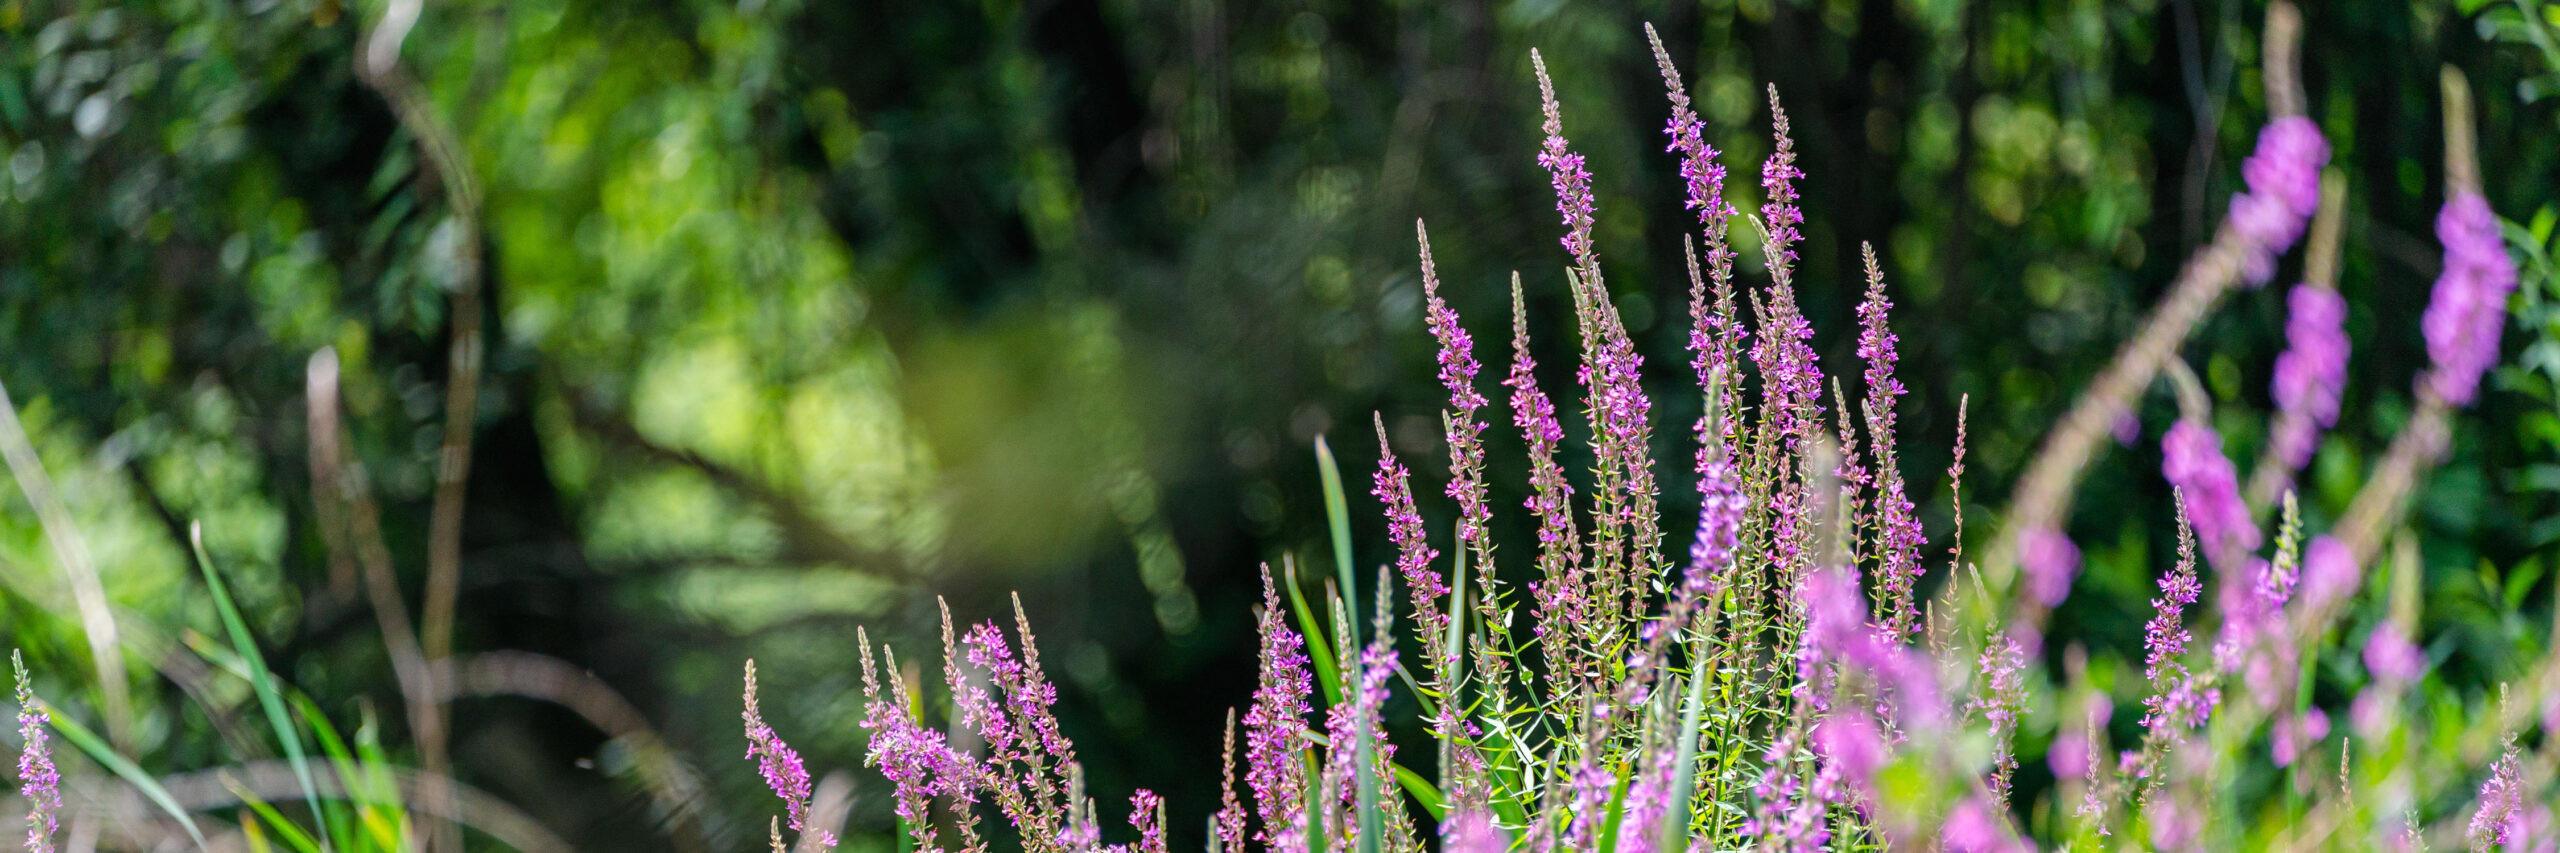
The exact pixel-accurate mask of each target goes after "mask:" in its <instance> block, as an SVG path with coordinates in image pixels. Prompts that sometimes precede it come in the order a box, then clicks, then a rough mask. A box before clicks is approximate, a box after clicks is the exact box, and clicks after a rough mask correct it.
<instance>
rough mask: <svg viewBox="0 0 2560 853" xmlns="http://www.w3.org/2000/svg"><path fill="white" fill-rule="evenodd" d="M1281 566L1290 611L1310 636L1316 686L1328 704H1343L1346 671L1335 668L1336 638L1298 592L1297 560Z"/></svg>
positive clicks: (1301, 628) (1287, 560)
mask: <svg viewBox="0 0 2560 853" xmlns="http://www.w3.org/2000/svg"><path fill="white" fill-rule="evenodd" d="M1280 566H1281V569H1280V571H1281V574H1283V575H1286V577H1284V578H1282V580H1283V581H1286V583H1284V584H1282V585H1283V586H1286V587H1288V588H1289V608H1290V609H1291V610H1294V611H1296V612H1297V614H1298V633H1300V634H1304V635H1306V641H1307V660H1308V661H1309V662H1311V663H1313V664H1314V665H1315V668H1316V684H1317V685H1318V686H1320V687H1323V688H1324V699H1325V704H1326V705H1328V706H1332V705H1340V704H1342V670H1341V668H1340V667H1338V666H1335V665H1334V662H1333V650H1332V641H1331V640H1328V639H1326V638H1328V637H1331V636H1333V635H1332V634H1331V633H1330V632H1327V631H1326V630H1325V629H1324V623H1322V622H1319V621H1316V612H1315V611H1314V610H1313V609H1310V608H1309V607H1307V596H1306V594H1305V593H1302V592H1299V591H1298V566H1297V563H1296V561H1294V560H1290V559H1287V558H1285V557H1284V558H1282V560H1281V562H1280Z"/></svg>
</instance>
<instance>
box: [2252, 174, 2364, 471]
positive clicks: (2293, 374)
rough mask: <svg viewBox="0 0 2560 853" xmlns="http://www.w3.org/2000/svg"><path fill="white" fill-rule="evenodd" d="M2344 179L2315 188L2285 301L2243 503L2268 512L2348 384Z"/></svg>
mask: <svg viewBox="0 0 2560 853" xmlns="http://www.w3.org/2000/svg"><path fill="white" fill-rule="evenodd" d="M2345 213H2346V179H2345V178H2342V177H2340V176H2339V175H2338V173H2336V172H2331V173H2329V175H2328V177H2327V178H2326V179H2324V180H2322V181H2321V183H2320V213H2319V215H2318V216H2316V217H2314V218H2313V219H2312V221H2311V248H2310V250H2309V251H2308V252H2307V253H2306V254H2307V260H2305V261H2304V262H2303V275H2302V283H2300V284H2296V285H2294V286H2293V290H2292V291H2291V292H2290V293H2288V294H2286V297H2285V321H2284V336H2285V351H2284V353H2283V354H2281V355H2278V356H2276V365H2275V376H2274V379H2273V380H2272V381H2271V382H2270V383H2269V389H2268V390H2269V396H2271V397H2272V398H2273V399H2274V401H2275V404H2276V417H2275V422H2274V423H2272V424H2270V425H2269V426H2268V427H2267V447H2266V451H2265V453H2264V454H2263V456H2262V457H2261V458H2260V459H2259V461H2258V468H2257V471H2256V472H2255V473H2254V474H2253V475H2252V476H2251V477H2250V478H2249V502H2250V504H2251V505H2253V506H2256V507H2259V508H2261V509H2263V508H2266V507H2270V506H2273V505H2274V503H2275V501H2276V498H2277V497H2278V495H2280V494H2281V493H2282V492H2284V491H2285V489H2286V488H2287V487H2289V486H2290V485H2291V484H2292V482H2293V477H2294V475H2295V474H2296V473H2297V472H2300V471H2301V470H2302V468H2303V466H2304V465H2307V464H2309V463H2310V461H2311V454H2312V451H2314V450H2316V449H2318V448H2319V446H2320V434H2321V433H2322V432H2324V431H2326V430H2328V429H2329V428H2330V427H2332V426H2336V425H2337V422H2338V406H2339V403H2340V401H2341V400H2342V399H2343V398H2344V396H2345V392H2346V383H2347V355H2348V352H2349V351H2350V350H2351V349H2352V344H2351V343H2349V341H2348V340H2347V302H2346V299H2345V298H2344V297H2341V296H2339V295H2338V250H2339V244H2340V243H2342V242H2344V240H2343V234H2344V232H2345V230H2346V225H2345V220H2346V215H2345Z"/></svg>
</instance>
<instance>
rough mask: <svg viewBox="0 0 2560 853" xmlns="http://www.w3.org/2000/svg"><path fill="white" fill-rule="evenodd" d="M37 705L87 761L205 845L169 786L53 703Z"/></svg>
mask: <svg viewBox="0 0 2560 853" xmlns="http://www.w3.org/2000/svg"><path fill="white" fill-rule="evenodd" d="M36 705H37V707H41V708H43V709H44V715H45V718H46V719H47V720H50V721H51V722H52V723H53V730H54V731H55V732H58V733H60V734H61V735H62V739H63V740H65V741H69V742H70V743H71V745H72V746H73V747H75V748H77V749H79V750H80V751H81V752H83V753H86V754H87V755H88V756H89V760H91V761H95V762H98V765H99V766H101V767H105V768H107V772H110V773H114V774H116V777H117V778H120V779H123V780H124V781H125V784H128V785H132V786H133V788H134V790H137V791H141V792H142V797H143V799H146V800H150V801H151V804H152V805H155V806H159V807H160V810H161V811H164V812H168V813H169V816H170V817H173V818H176V819H177V820H178V825H179V826H183V827H186V830H187V837H189V838H193V839H195V841H196V849H198V850H202V849H204V848H205V840H204V831H203V830H201V829H197V828H196V820H195V818H193V817H189V816H188V815H187V810H186V809H185V808H183V807H180V806H179V805H178V798H177V797H173V796H170V795H169V789H167V788H163V787H161V786H160V780H158V779H153V778H151V774H149V773H145V772H142V768H141V767H138V766H135V765H134V763H133V762H132V761H130V760H127V759H126V758H125V757H124V756H122V755H117V754H116V751H115V749H114V748H113V747H109V746H107V741H106V739H104V738H101V737H98V733H96V732H93V731H90V730H89V727H87V726H83V725H81V724H80V723H79V722H78V721H76V720H73V719H71V717H70V716H69V715H67V714H64V713H62V709H60V708H56V707H54V706H53V703H51V702H46V701H44V700H42V699H38V700H36Z"/></svg>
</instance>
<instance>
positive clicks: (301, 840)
mask: <svg viewBox="0 0 2560 853" xmlns="http://www.w3.org/2000/svg"><path fill="white" fill-rule="evenodd" d="M222 786H223V787H225V788H229V789H231V795H232V796H235V797H239V798H240V804H241V805H243V806H247V807H248V808H249V811H250V812H252V813H253V814H254V815H255V816H256V819H257V820H258V821H259V822H260V823H264V824H266V826H267V828H269V829H273V830H275V833H276V835H277V837H280V838H283V839H284V843H286V844H289V845H292V846H293V849H295V850H300V851H302V853H320V842H319V841H318V840H317V839H314V838H312V837H311V833H308V832H304V831H302V827H299V826H295V825H293V822H292V821H289V820H285V819H284V815H281V814H277V813H276V807H274V806H271V805H267V801H266V800H262V799H259V798H258V795H257V794H256V793H255V792H252V791H250V790H249V789H248V788H247V787H244V786H242V785H241V784H240V780H237V779H233V778H231V774H229V773H224V774H222Z"/></svg>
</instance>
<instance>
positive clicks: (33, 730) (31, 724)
mask: <svg viewBox="0 0 2560 853" xmlns="http://www.w3.org/2000/svg"><path fill="white" fill-rule="evenodd" d="M9 665H10V667H11V668H12V669H14V670H16V672H17V676H18V687H17V691H18V737H19V738H20V740H22V741H23V745H22V746H20V747H19V749H18V796H19V798H21V799H24V800H26V801H27V851H28V853H53V849H54V847H53V836H54V834H55V833H57V832H59V831H60V830H61V829H62V824H61V820H62V818H61V815H62V772H61V771H60V770H57V769H55V767H54V766H53V750H52V748H51V746H50V745H49V743H48V740H47V739H48V738H49V737H50V735H49V733H48V732H46V731H45V712H44V710H43V709H41V708H39V707H37V705H36V694H35V691H34V689H33V688H30V687H29V686H28V685H27V662H26V659H25V658H23V657H20V656H19V654H18V653H17V652H16V651H14V650H13V651H11V652H10V653H9ZM754 671H755V670H754V669H753V668H752V667H751V668H750V669H748V672H750V673H753V672H754ZM748 678H749V679H750V680H749V681H748V683H749V684H750V685H752V684H754V681H753V678H754V676H753V675H750V676H748ZM748 691H749V694H750V695H751V696H752V695H753V692H754V688H753V687H749V688H748ZM748 701H749V705H748V707H749V708H753V707H754V704H753V702H754V700H753V699H752V698H751V699H749V700H748Z"/></svg>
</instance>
